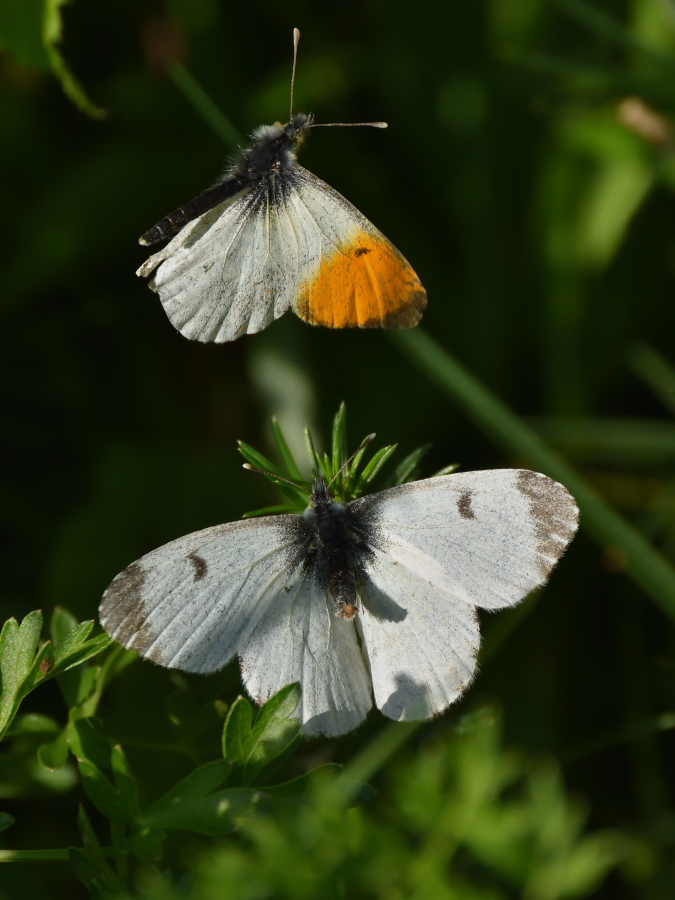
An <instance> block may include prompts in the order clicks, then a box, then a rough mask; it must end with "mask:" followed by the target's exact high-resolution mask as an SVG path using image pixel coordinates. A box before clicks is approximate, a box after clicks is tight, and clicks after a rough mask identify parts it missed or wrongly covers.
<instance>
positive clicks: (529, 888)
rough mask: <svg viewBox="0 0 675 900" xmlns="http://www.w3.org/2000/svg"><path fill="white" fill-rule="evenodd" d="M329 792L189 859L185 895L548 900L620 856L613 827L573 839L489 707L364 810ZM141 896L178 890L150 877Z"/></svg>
mask: <svg viewBox="0 0 675 900" xmlns="http://www.w3.org/2000/svg"><path fill="white" fill-rule="evenodd" d="M391 727H397V726H391ZM366 753H367V750H366ZM346 774H348V771H347V773H346ZM334 787H335V782H332V783H331V782H323V783H322V782H319V783H315V784H314V785H313V786H312V787H311V789H310V790H309V791H308V792H307V794H306V795H305V798H304V802H303V803H301V804H297V805H295V806H293V807H289V808H287V809H285V810H284V814H283V815H279V810H278V809H276V810H275V809H271V808H269V807H268V808H267V809H262V808H259V809H258V811H257V813H256V815H254V816H249V817H246V818H245V819H244V820H242V822H241V825H240V831H239V834H238V836H237V840H236V841H228V842H227V843H222V844H220V845H218V846H217V847H215V848H208V849H205V850H204V852H203V853H202V854H200V856H199V858H198V865H196V866H194V871H195V880H194V883H193V884H192V885H191V889H190V892H189V896H190V897H191V898H194V900H217V898H220V897H222V895H223V889H224V888H223V886H224V885H227V896H228V898H231V900H253V898H268V897H269V898H271V897H278V898H293V900H297V898H315V897H326V898H339V897H346V896H353V897H371V898H382V900H385V898H386V900H389V898H391V897H409V898H420V900H421V898H429V897H433V898H434V900H436V898H438V900H450V898H452V900H502V898H504V900H506V898H508V897H511V896H519V897H527V898H529V900H556V898H563V897H584V896H588V895H590V894H591V893H592V892H593V891H594V889H595V888H596V887H597V886H598V884H599V883H600V881H601V880H602V879H603V878H604V876H605V875H606V874H607V872H608V871H609V870H610V869H611V868H612V867H614V866H615V865H616V864H617V863H618V862H619V860H621V859H622V858H624V857H625V856H626V854H627V852H629V845H628V843H627V842H626V840H625V838H623V837H622V836H621V835H620V834H618V833H615V832H610V831H604V832H599V833H595V834H584V826H585V819H586V813H585V810H584V807H583V805H582V804H581V803H579V802H577V801H575V800H574V799H571V798H570V797H569V796H568V795H567V794H566V792H565V788H564V785H563V782H562V779H561V776H560V771H559V769H558V767H557V765H556V764H555V762H553V761H552V760H549V759H542V760H531V759H528V758H526V757H525V756H524V755H523V754H521V753H518V752H514V751H511V750H507V749H504V747H503V746H502V740H501V728H500V722H499V717H498V716H497V715H495V714H494V711H493V710H491V709H481V710H478V711H477V712H476V713H474V714H472V715H469V716H467V717H465V718H464V719H463V720H462V721H461V723H460V726H459V727H458V728H456V729H455V730H454V733H453V734H452V735H451V736H450V737H449V739H447V738H444V739H442V740H435V741H433V742H429V743H426V744H422V745H421V746H418V747H415V748H409V749H408V750H406V751H405V752H404V753H402V754H401V756H400V757H399V758H398V759H397V760H396V761H395V763H394V764H393V765H392V766H391V767H390V768H389V770H388V772H387V775H386V779H385V782H384V784H383V785H382V791H381V795H378V796H375V797H373V798H371V800H370V802H368V803H366V804H361V805H358V806H352V807H351V808H350V807H349V806H348V804H346V803H345V794H344V793H339V792H336V791H335V790H334ZM380 797H381V798H382V799H380ZM193 862H194V861H193ZM172 882H173V886H172ZM125 896H129V895H125ZM143 896H144V897H147V898H148V900H178V898H179V897H183V896H185V895H184V893H183V890H182V888H181V886H180V884H179V883H178V880H177V879H176V880H174V877H173V876H172V875H170V874H169V873H168V872H164V873H163V874H162V877H161V878H155V879H149V880H148V881H146V882H145V886H144V894H143Z"/></svg>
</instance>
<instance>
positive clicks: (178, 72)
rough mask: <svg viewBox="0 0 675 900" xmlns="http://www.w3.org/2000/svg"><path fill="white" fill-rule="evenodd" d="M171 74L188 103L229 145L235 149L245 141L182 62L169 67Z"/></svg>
mask: <svg viewBox="0 0 675 900" xmlns="http://www.w3.org/2000/svg"><path fill="white" fill-rule="evenodd" d="M169 75H170V76H171V80H172V81H173V83H174V84H175V85H176V87H177V88H179V90H181V91H182V93H183V94H184V95H185V98H186V100H187V101H188V103H190V104H191V105H192V106H194V108H195V109H196V110H197V112H198V113H199V114H200V115H201V116H202V117H203V119H204V120H205V121H206V122H208V124H209V125H210V126H211V128H213V130H214V131H215V132H216V134H217V135H218V137H219V138H220V139H221V140H222V142H223V143H224V144H225V145H226V146H227V147H230V148H232V149H233V150H234V149H235V148H236V147H238V146H240V144H242V143H243V141H244V139H243V137H242V135H241V134H239V132H238V131H237V129H236V128H235V127H234V125H233V124H232V123H231V122H230V120H229V119H228V118H227V117H226V116H224V115H223V113H222V112H221V111H220V109H218V107H217V106H216V104H215V103H214V102H213V100H212V99H211V98H210V97H209V95H208V94H207V93H206V91H204V89H203V88H202V87H201V85H200V84H199V83H198V82H197V81H195V79H194V78H193V77H192V75H191V74H190V73H189V72H188V70H187V69H186V68H185V66H184V65H183V64H182V63H174V64H173V65H172V66H171V68H170V69H169Z"/></svg>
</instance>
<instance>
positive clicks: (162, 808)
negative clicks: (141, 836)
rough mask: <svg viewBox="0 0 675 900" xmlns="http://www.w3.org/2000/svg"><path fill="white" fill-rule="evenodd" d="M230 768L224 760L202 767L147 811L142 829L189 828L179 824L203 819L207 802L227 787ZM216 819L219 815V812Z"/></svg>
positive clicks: (142, 820)
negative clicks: (212, 795)
mask: <svg viewBox="0 0 675 900" xmlns="http://www.w3.org/2000/svg"><path fill="white" fill-rule="evenodd" d="M231 768H232V767H231V765H230V763H229V762H226V761H225V760H217V761H216V762H211V763H206V765H203V766H200V767H199V768H198V769H196V770H195V771H194V772H191V773H190V774H189V775H188V776H186V777H185V778H183V780H182V781H179V782H178V784H176V785H174V787H172V788H171V790H170V791H167V793H166V794H164V796H163V797H160V798H159V800H156V801H155V802H154V803H153V804H152V805H151V806H149V807H148V809H147V810H146V811H145V812H144V813H143V815H142V816H141V819H140V821H141V823H142V825H144V826H147V827H149V828H154V829H159V830H163V829H168V828H183V827H186V826H185V825H183V824H177V823H184V822H192V821H193V819H194V817H195V816H197V817H198V816H199V815H200V813H199V810H200V809H201V808H202V804H203V802H204V800H205V798H207V797H208V796H209V795H210V794H212V793H213V792H214V791H216V790H217V788H220V787H222V786H223V785H224V784H225V782H226V781H227V778H228V776H229V774H230V771H231ZM212 814H213V811H212ZM215 815H216V816H217V815H218V813H217V810H216V812H215ZM225 815H226V808H225V806H223V817H224V816H225ZM223 821H224V819H223ZM190 830H195V829H194V828H191V829H190ZM204 833H211V832H204Z"/></svg>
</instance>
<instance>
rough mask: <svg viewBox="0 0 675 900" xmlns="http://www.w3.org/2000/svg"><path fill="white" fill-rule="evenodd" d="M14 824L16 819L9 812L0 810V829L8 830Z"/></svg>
mask: <svg viewBox="0 0 675 900" xmlns="http://www.w3.org/2000/svg"><path fill="white" fill-rule="evenodd" d="M13 824H14V819H13V818H12V816H10V814H9V813H6V812H0V831H7V829H8V828H11V827H12V825H13Z"/></svg>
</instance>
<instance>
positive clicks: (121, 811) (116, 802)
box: [77, 759, 134, 822]
mask: <svg viewBox="0 0 675 900" xmlns="http://www.w3.org/2000/svg"><path fill="white" fill-rule="evenodd" d="M77 765H78V767H79V769H80V777H81V779H82V787H83V788H84V792H85V794H86V795H87V797H89V799H90V800H91V802H92V803H93V804H94V806H95V807H96V808H97V809H98V810H100V812H102V813H103V815H104V816H107V817H108V818H109V819H118V820H119V821H120V822H132V821H133V819H134V814H133V812H132V810H130V809H129V808H128V807H127V805H126V803H125V802H124V799H123V798H122V796H121V794H120V793H119V791H117V790H116V789H115V788H114V787H113V785H112V784H111V783H110V782H109V781H108V779H107V778H106V776H105V775H104V774H103V772H101V770H100V769H99V768H98V766H95V765H94V763H93V762H90V761H89V760H88V759H78V761H77Z"/></svg>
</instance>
